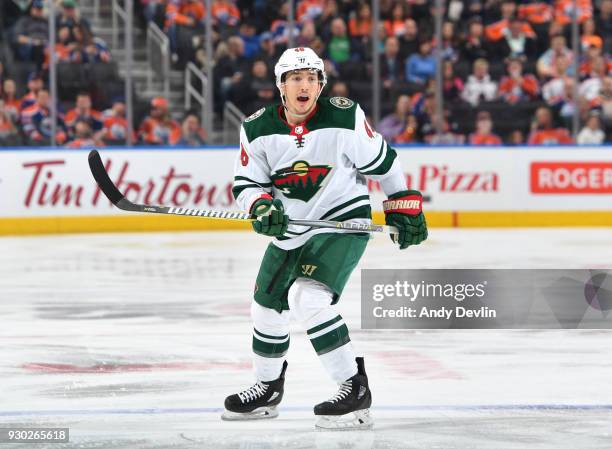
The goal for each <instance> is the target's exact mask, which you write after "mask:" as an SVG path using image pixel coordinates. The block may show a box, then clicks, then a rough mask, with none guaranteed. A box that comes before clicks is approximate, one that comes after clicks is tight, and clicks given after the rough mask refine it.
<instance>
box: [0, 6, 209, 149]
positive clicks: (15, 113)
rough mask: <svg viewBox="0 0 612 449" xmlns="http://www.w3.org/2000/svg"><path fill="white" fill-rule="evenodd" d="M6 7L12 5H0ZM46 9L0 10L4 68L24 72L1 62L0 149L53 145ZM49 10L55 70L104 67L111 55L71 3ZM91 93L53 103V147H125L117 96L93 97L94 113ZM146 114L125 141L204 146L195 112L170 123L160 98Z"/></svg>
mask: <svg viewBox="0 0 612 449" xmlns="http://www.w3.org/2000/svg"><path fill="white" fill-rule="evenodd" d="M9 4H12V5H13V7H12V8H11V7H7V6H10V5H9ZM47 7H48V5H46V4H45V2H44V1H43V0H31V1H30V2H29V3H28V4H27V5H26V8H25V9H23V10H21V9H19V7H18V5H17V4H16V3H13V2H12V1H10V2H4V4H3V6H2V8H4V9H2V10H1V11H0V12H1V13H2V14H0V19H1V20H0V25H1V28H0V32H1V33H0V36H1V39H0V43H3V42H4V43H6V46H5V48H6V47H8V48H9V51H10V54H9V56H10V57H11V61H12V64H11V65H12V66H13V67H18V66H25V67H26V68H30V69H31V72H29V73H28V74H25V76H22V79H20V77H19V75H20V74H19V73H17V72H16V73H15V74H16V75H17V76H11V75H10V70H8V69H9V67H5V64H4V63H3V61H2V58H0V145H2V146H7V145H10V146H20V145H39V146H40V145H49V144H50V143H51V141H52V137H53V136H52V132H53V131H52V128H53V127H52V113H51V107H52V105H51V98H50V94H49V91H48V88H47V85H48V76H49V74H48V68H49V61H50V54H49V51H50V46H49V43H48V40H49V28H48V18H47V14H48V10H47ZM56 7H57V11H58V14H57V17H56V25H57V36H56V44H55V57H56V61H57V62H58V64H59V65H58V67H61V66H62V65H66V64H69V65H74V66H73V67H76V66H79V67H84V66H86V65H90V64H93V65H95V64H107V63H110V62H111V61H112V56H111V53H110V51H109V49H108V47H107V45H106V43H105V42H104V41H103V40H102V39H100V38H99V37H96V36H95V35H94V34H93V32H92V27H91V25H90V23H89V21H88V20H87V19H86V18H85V17H83V16H82V14H81V13H80V11H79V7H78V4H77V3H76V2H75V0H58V1H57V4H56ZM0 55H1V53H0ZM66 73H70V72H66ZM22 75H23V74H22ZM103 76H104V72H103ZM20 84H22V85H21V86H20ZM84 87H87V85H85V86H84ZM104 88H105V86H102V87H101V89H102V90H103V89H104ZM20 92H21V93H20ZM95 93H96V92H91V91H90V90H86V89H85V90H73V91H71V92H69V94H68V98H67V101H59V102H58V104H57V105H55V109H56V112H57V113H56V120H57V121H56V126H55V129H56V134H55V141H56V143H57V144H58V145H65V146H66V147H68V148H89V147H93V146H96V147H100V146H105V145H125V144H126V142H127V140H128V134H129V126H128V122H127V119H126V107H125V100H124V98H123V96H118V95H115V96H113V97H112V98H107V97H108V96H107V97H104V95H97V98H96V100H97V101H96V102H97V103H98V104H97V106H99V107H101V110H97V109H96V108H94V98H93V97H94V96H95V95H94V94H95ZM60 100H61V98H60ZM148 112H149V114H148V115H147V116H146V117H144V119H142V121H141V123H140V125H139V126H135V127H134V128H135V130H134V131H133V135H132V142H134V143H136V144H146V145H182V146H197V145H203V144H205V143H206V134H205V132H204V130H203V129H202V126H201V123H200V116H199V115H198V114H196V113H194V112H191V111H188V112H187V113H186V114H185V115H184V118H183V120H182V123H180V124H179V123H177V122H176V121H175V120H174V119H172V117H171V115H170V106H169V105H168V102H167V100H166V99H164V98H161V97H157V98H154V99H153V100H152V101H151V102H150V105H149V111H148Z"/></svg>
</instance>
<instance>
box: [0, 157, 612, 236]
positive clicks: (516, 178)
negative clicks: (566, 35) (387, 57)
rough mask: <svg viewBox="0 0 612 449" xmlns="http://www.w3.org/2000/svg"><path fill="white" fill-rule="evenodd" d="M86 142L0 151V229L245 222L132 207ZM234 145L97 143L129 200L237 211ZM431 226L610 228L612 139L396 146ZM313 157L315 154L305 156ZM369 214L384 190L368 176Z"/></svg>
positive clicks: (203, 226)
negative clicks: (91, 160)
mask: <svg viewBox="0 0 612 449" xmlns="http://www.w3.org/2000/svg"><path fill="white" fill-rule="evenodd" d="M87 153H88V151H86V150H46V149H45V150H43V149H14V150H11V149H5V150H2V151H0V198H1V202H0V204H1V206H2V207H1V209H0V234H35V233H57V232H100V231H139V230H151V231H160V230H219V229H240V228H244V229H246V228H247V227H248V226H249V225H248V223H241V222H236V221H227V220H212V219H202V218H197V217H195V218H186V217H165V216H156V215H147V214H142V215H141V214H133V213H127V212H122V211H120V210H117V209H114V208H113V207H112V206H111V205H110V203H109V202H108V200H106V198H104V196H103V195H102V194H101V192H100V191H99V190H98V189H97V186H96V185H95V182H94V180H93V178H92V176H91V174H90V172H89V167H88V165H87ZM237 153H238V150H237V148H234V147H209V148H206V149H197V150H193V149H141V148H139V149H132V150H108V149H104V150H101V154H102V158H103V160H104V162H105V164H106V166H107V170H108V171H109V174H110V176H111V178H112V179H113V181H114V182H115V183H116V184H117V186H118V187H119V189H120V190H121V191H122V192H124V193H125V195H126V196H127V197H128V198H129V199H130V200H131V201H134V202H139V203H147V204H158V205H159V204H161V205H166V206H176V207H196V208H199V209H214V210H237V206H236V204H235V203H234V201H233V197H232V194H231V187H232V179H233V167H234V162H235V158H236V155H237ZM398 154H399V158H400V160H401V163H402V167H403V169H404V171H405V173H406V180H407V184H408V186H409V187H410V188H413V189H417V190H420V191H422V192H423V193H424V194H425V195H426V196H428V197H429V198H430V200H429V202H428V203H427V204H426V205H425V211H426V214H427V220H428V223H429V224H430V226H438V227H512V226H556V227H558V226H612V147H548V148H545V149H541V148H537V149H536V148H515V149H514V148H513V149H509V148H486V149H485V148H472V147H470V148H467V147H459V148H454V147H446V148H424V147H419V148H414V147H407V148H400V149H399V150H398ZM308 162H309V163H311V164H316V163H317V161H308ZM369 187H370V193H371V199H372V205H373V209H374V219H375V221H377V222H379V223H382V222H383V221H384V218H383V216H382V213H381V205H382V200H383V199H384V195H383V193H382V192H381V190H380V186H379V185H378V184H377V183H375V182H371V181H370V182H369Z"/></svg>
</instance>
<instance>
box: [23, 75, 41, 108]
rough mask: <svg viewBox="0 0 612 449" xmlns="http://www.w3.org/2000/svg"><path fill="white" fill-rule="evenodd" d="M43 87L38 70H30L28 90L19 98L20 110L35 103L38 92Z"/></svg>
mask: <svg viewBox="0 0 612 449" xmlns="http://www.w3.org/2000/svg"><path fill="white" fill-rule="evenodd" d="M43 87H44V84H43V79H42V76H41V74H40V73H39V72H32V73H30V75H29V76H28V92H27V93H26V94H25V95H24V96H23V98H22V99H21V106H20V108H19V109H20V111H23V110H24V109H26V108H27V107H29V106H32V105H33V104H34V103H36V97H37V96H38V92H39V91H40V90H41V89H42V88H43Z"/></svg>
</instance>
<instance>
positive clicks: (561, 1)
mask: <svg viewBox="0 0 612 449" xmlns="http://www.w3.org/2000/svg"><path fill="white" fill-rule="evenodd" d="M574 2H576V6H577V11H576V14H577V17H578V22H579V23H584V21H585V20H587V19H589V18H591V17H592V15H593V4H592V0H556V1H555V21H556V22H557V23H559V24H561V25H564V26H565V25H569V24H570V23H572V17H573V15H574V12H573V10H574Z"/></svg>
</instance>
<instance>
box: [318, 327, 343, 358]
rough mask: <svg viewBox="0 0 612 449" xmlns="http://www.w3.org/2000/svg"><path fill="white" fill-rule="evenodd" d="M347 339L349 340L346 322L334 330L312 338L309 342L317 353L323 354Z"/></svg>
mask: <svg viewBox="0 0 612 449" xmlns="http://www.w3.org/2000/svg"><path fill="white" fill-rule="evenodd" d="M349 341H351V339H350V338H349V334H348V328H347V327H346V324H342V325H341V326H339V327H337V328H335V329H334V330H331V331H329V332H327V333H325V334H323V335H320V336H318V337H315V338H312V339H311V340H310V343H312V346H313V348H314V349H315V351H316V352H317V355H323V354H327V353H328V352H331V351H333V350H334V349H336V348H339V347H340V346H342V345H345V344H347V343H348V342H349Z"/></svg>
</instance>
